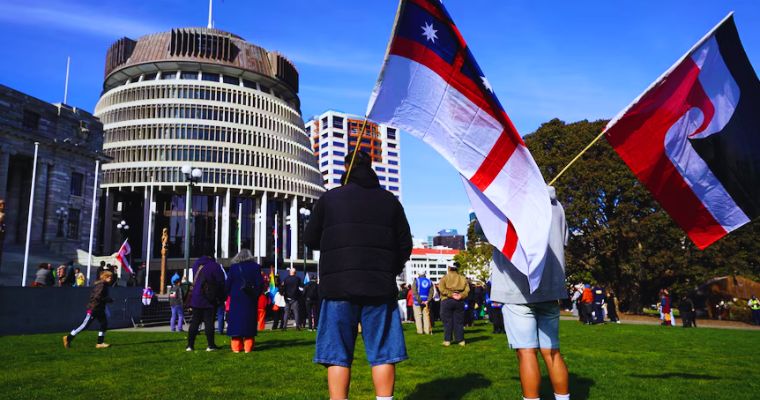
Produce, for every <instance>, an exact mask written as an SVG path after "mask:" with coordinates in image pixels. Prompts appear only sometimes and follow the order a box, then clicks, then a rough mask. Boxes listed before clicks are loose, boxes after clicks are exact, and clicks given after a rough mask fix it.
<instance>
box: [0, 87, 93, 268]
mask: <svg viewBox="0 0 760 400" xmlns="http://www.w3.org/2000/svg"><path fill="white" fill-rule="evenodd" d="M34 142H39V144H40V145H39V152H38V160H37V178H36V181H35V182H34V190H35V197H34V213H33V215H32V218H33V220H32V231H31V238H30V239H31V243H32V245H34V246H35V248H39V247H40V246H42V247H44V248H47V249H48V250H52V251H54V252H56V253H59V254H65V255H67V256H73V255H74V254H75V250H76V249H78V248H82V249H86V248H87V245H88V241H89V233H90V216H91V210H92V190H93V184H94V178H95V176H94V175H95V160H97V159H101V161H104V160H105V158H104V156H103V154H102V151H101V149H102V147H103V128H102V125H101V123H100V121H98V119H97V118H95V117H93V116H92V115H91V114H90V113H88V112H86V111H84V110H82V109H79V108H76V107H71V106H68V105H66V104H50V103H48V102H45V101H42V100H40V99H37V98H35V97H32V96H29V95H27V94H24V93H21V92H19V91H17V90H14V89H11V88H9V87H7V86H4V85H0V199H5V227H6V232H5V240H4V243H3V245H4V248H6V249H9V248H11V249H13V248H15V249H17V250H18V249H23V246H24V243H25V240H26V226H27V218H28V215H29V214H28V212H29V195H30V188H31V185H32V161H33V157H34ZM96 226H97V225H96ZM33 267H34V266H32V268H33ZM30 271H32V273H33V271H34V270H33V269H30Z"/></svg>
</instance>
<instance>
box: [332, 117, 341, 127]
mask: <svg viewBox="0 0 760 400" xmlns="http://www.w3.org/2000/svg"><path fill="white" fill-rule="evenodd" d="M332 120H333V123H332V126H333V128H338V129H343V118H342V117H336V116H333V118H332Z"/></svg>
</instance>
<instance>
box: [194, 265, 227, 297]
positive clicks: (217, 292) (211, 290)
mask: <svg viewBox="0 0 760 400" xmlns="http://www.w3.org/2000/svg"><path fill="white" fill-rule="evenodd" d="M203 267H204V266H203V265H201V267H200V268H199V269H198V282H199V284H200V285H201V295H203V297H205V298H206V300H208V302H209V303H211V305H212V306H214V307H216V306H218V305H220V304H222V303H224V300H225V298H226V296H225V295H224V290H223V289H222V288H221V285H219V284H218V283H217V282H213V281H210V280H208V279H206V276H205V275H202V274H201V273H202V272H203Z"/></svg>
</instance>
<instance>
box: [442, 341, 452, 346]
mask: <svg viewBox="0 0 760 400" xmlns="http://www.w3.org/2000/svg"><path fill="white" fill-rule="evenodd" d="M441 344H443V345H444V346H445V347H449V346H451V342H448V341H444V342H443V343H441Z"/></svg>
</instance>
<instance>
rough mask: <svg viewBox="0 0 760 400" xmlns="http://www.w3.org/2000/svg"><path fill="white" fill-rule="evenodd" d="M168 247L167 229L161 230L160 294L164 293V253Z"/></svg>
mask: <svg viewBox="0 0 760 400" xmlns="http://www.w3.org/2000/svg"><path fill="white" fill-rule="evenodd" d="M168 247H169V230H168V229H166V228H164V229H163V230H162V231H161V291H160V293H161V294H166V253H167V251H168Z"/></svg>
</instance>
